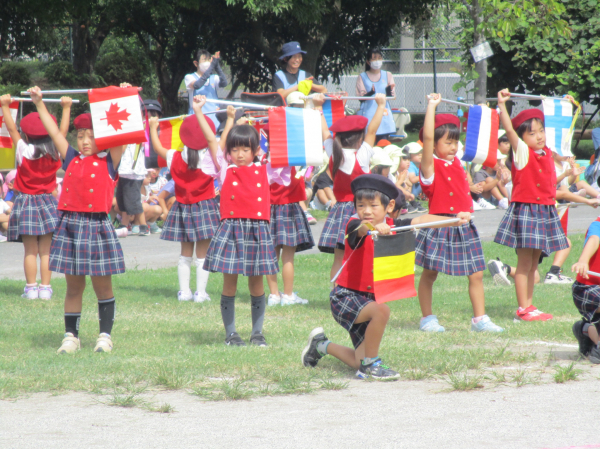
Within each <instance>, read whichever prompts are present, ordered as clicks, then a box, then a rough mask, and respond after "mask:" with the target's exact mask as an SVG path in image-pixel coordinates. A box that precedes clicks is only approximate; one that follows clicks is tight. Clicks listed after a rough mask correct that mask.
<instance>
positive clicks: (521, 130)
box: [515, 117, 544, 139]
mask: <svg viewBox="0 0 600 449" xmlns="http://www.w3.org/2000/svg"><path fill="white" fill-rule="evenodd" d="M534 120H535V121H536V122H538V123H539V124H540V125H541V126H542V128H543V127H544V122H542V121H541V120H540V119H539V118H536V117H534V118H530V119H529V120H525V121H524V122H523V123H521V124H520V125H519V127H518V128H517V129H515V132H516V133H517V136H519V139H522V138H523V134H525V133H526V132H529V131H531V127H532V125H533V121H534Z"/></svg>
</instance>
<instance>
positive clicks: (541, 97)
mask: <svg viewBox="0 0 600 449" xmlns="http://www.w3.org/2000/svg"><path fill="white" fill-rule="evenodd" d="M510 96H511V97H515V98H522V99H524V100H546V99H548V100H564V99H565V98H563V97H546V96H545V95H529V94H513V93H511V94H510ZM496 100H497V98H496Z"/></svg>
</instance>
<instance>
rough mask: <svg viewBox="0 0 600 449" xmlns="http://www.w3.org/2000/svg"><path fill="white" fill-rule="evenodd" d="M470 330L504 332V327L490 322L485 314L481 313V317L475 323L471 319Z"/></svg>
mask: <svg viewBox="0 0 600 449" xmlns="http://www.w3.org/2000/svg"><path fill="white" fill-rule="evenodd" d="M471 330H472V331H473V332H504V329H502V328H501V327H500V326H498V325H496V324H494V323H492V320H490V317H489V316H487V315H483V318H482V319H481V320H480V321H479V322H478V323H477V324H475V323H473V321H472V320H471Z"/></svg>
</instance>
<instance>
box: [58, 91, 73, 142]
mask: <svg viewBox="0 0 600 449" xmlns="http://www.w3.org/2000/svg"><path fill="white" fill-rule="evenodd" d="M71 104H73V99H72V98H71V97H60V105H61V106H62V110H63V113H62V118H61V119H60V133H61V134H62V135H63V136H64V137H67V134H68V133H69V124H70V122H71Z"/></svg>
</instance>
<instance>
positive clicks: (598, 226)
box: [571, 218, 600, 364]
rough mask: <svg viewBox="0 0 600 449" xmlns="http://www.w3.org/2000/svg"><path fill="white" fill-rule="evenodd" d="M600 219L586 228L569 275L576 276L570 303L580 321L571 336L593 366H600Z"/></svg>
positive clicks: (575, 325)
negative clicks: (573, 305)
mask: <svg viewBox="0 0 600 449" xmlns="http://www.w3.org/2000/svg"><path fill="white" fill-rule="evenodd" d="M599 247H600V218H598V219H596V221H594V222H593V223H592V224H591V225H590V227H589V228H588V231H587V234H586V236H585V243H584V246H583V251H582V252H581V256H580V257H579V260H578V261H577V263H576V264H574V265H573V266H572V267H571V271H573V272H575V273H577V280H576V281H575V282H574V283H573V302H574V303H575V307H577V310H579V313H580V314H581V316H582V317H583V320H580V321H576V322H575V324H573V334H574V335H575V338H577V341H578V342H579V353H580V354H581V355H582V356H583V357H587V358H588V360H589V361H590V362H592V363H595V364H598V363H600V347H599V346H598V344H599V343H600V277H598V276H594V275H591V274H589V273H588V271H592V272H594V273H600V257H598V248H599Z"/></svg>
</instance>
